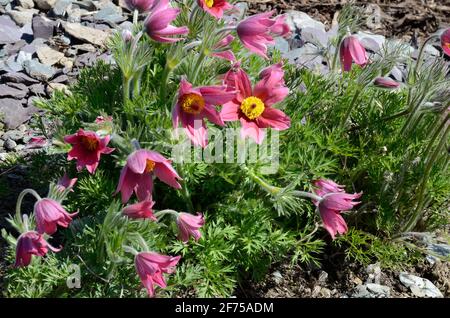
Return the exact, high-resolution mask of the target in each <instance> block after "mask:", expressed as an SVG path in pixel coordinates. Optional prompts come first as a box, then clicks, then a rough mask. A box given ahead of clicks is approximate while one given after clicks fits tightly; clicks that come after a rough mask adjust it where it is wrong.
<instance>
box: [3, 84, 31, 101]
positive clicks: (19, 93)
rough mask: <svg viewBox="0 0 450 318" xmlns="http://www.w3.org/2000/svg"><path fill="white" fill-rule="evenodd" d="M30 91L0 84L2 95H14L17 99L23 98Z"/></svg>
mask: <svg viewBox="0 0 450 318" xmlns="http://www.w3.org/2000/svg"><path fill="white" fill-rule="evenodd" d="M27 93H28V90H27V91H24V90H20V89H16V88H13V87H10V86H8V85H5V84H0V97H2V98H3V97H12V98H16V99H22V98H24V97H25V96H26V95H27Z"/></svg>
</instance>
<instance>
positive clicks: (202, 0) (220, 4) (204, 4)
mask: <svg viewBox="0 0 450 318" xmlns="http://www.w3.org/2000/svg"><path fill="white" fill-rule="evenodd" d="M197 3H198V5H199V7H200V8H202V9H203V10H205V11H206V12H208V13H209V14H210V15H212V16H213V17H215V18H217V19H220V18H222V16H223V12H224V11H226V10H229V9H231V8H232V7H233V6H232V5H231V4H229V3H228V2H227V1H226V0H197Z"/></svg>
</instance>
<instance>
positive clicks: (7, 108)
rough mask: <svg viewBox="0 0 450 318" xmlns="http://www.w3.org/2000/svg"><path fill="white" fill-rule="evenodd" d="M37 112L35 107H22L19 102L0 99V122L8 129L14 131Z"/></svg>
mask: <svg viewBox="0 0 450 318" xmlns="http://www.w3.org/2000/svg"><path fill="white" fill-rule="evenodd" d="M37 111H38V109H37V108H35V107H27V108H25V107H23V106H22V103H21V102H20V101H19V100H16V99H12V98H2V99H0V113H2V114H3V117H1V118H2V121H3V123H4V124H5V125H6V127H7V128H8V129H15V128H17V127H18V126H19V125H20V124H23V123H24V122H26V121H27V120H29V119H30V117H31V115H32V114H34V113H36V112H37Z"/></svg>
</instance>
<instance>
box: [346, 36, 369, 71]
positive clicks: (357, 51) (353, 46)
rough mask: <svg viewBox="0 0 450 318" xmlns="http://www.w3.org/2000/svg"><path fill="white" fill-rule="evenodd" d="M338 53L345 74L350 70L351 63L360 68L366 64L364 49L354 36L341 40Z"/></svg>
mask: <svg viewBox="0 0 450 318" xmlns="http://www.w3.org/2000/svg"><path fill="white" fill-rule="evenodd" d="M339 53H340V57H341V63H342V66H343V68H344V71H345V72H349V71H350V70H351V69H352V63H353V62H355V64H357V65H359V66H361V67H363V66H365V65H366V64H367V62H368V57H367V53H366V49H365V48H364V46H363V45H362V44H361V43H360V42H359V40H358V38H357V37H356V36H354V35H349V36H347V37H345V38H344V39H343V40H342V43H341V47H340V52H339Z"/></svg>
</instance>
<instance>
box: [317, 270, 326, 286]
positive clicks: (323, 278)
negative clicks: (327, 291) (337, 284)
mask: <svg viewBox="0 0 450 318" xmlns="http://www.w3.org/2000/svg"><path fill="white" fill-rule="evenodd" d="M327 280H328V273H327V272H325V271H320V274H319V277H318V278H317V281H318V282H319V283H325V282H326V281H327Z"/></svg>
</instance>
